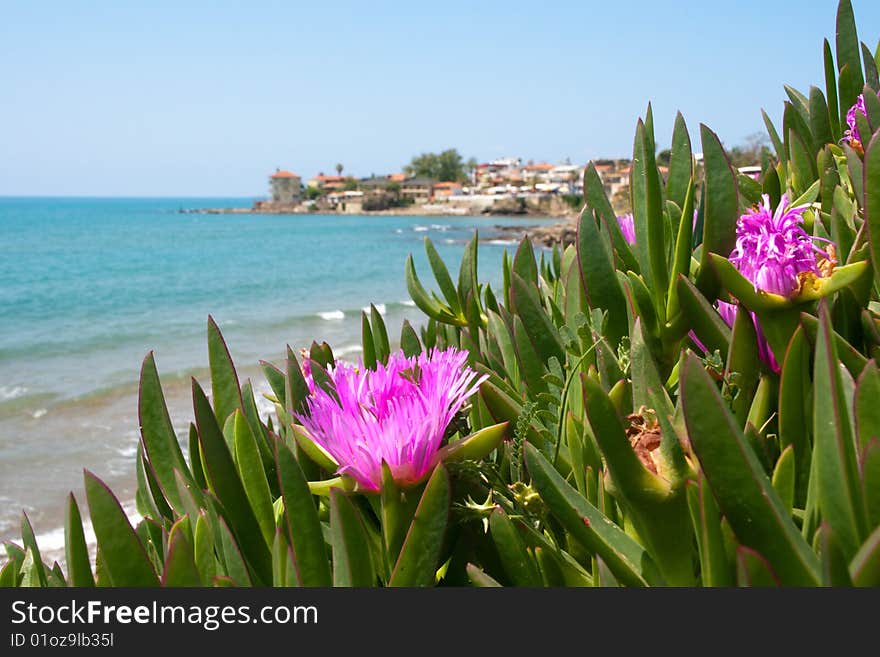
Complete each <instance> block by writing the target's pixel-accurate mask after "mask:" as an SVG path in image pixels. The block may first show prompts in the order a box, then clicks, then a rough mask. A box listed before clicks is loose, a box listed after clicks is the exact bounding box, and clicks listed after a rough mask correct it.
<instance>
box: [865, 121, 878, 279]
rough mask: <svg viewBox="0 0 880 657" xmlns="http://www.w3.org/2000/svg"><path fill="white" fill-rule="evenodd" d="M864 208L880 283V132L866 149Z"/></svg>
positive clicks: (876, 274) (873, 260) (875, 273)
mask: <svg viewBox="0 0 880 657" xmlns="http://www.w3.org/2000/svg"><path fill="white" fill-rule="evenodd" d="M863 175H864V180H863V187H864V194H865V200H864V208H865V223H866V224H867V226H868V238H869V241H870V243H871V261H872V262H873V264H874V281H875V283H877V282H880V132H878V134H876V135H874V136H873V137H872V138H871V141H870V142H869V143H868V147H867V148H866V149H865V166H864V171H863Z"/></svg>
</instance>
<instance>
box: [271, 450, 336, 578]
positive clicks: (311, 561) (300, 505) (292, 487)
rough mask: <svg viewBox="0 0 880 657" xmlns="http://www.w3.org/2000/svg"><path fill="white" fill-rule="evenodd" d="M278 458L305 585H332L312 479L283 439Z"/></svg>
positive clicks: (286, 511) (291, 534)
mask: <svg viewBox="0 0 880 657" xmlns="http://www.w3.org/2000/svg"><path fill="white" fill-rule="evenodd" d="M275 458H276V460H277V464H278V482H279V485H280V488H281V495H282V497H283V499H284V515H285V518H286V521H287V530H288V541H289V543H290V546H291V548H292V549H293V554H294V558H295V564H296V573H297V578H298V580H299V583H300V585H301V586H330V585H331V584H332V577H331V574H330V564H329V562H328V560H327V548H326V546H325V544H324V535H323V532H322V530H321V522H320V521H319V520H318V512H317V509H316V508H315V502H314V500H313V498H312V494H311V493H310V492H309V485H308V482H306V479H305V477H304V476H303V472H302V469H301V468H300V467H299V464H298V463H297V462H296V459H295V458H294V457H293V453H292V452H291V451H290V450H289V449H288V448H287V446H286V445H284V444H283V443H282V442H281V441H280V440H276V441H275Z"/></svg>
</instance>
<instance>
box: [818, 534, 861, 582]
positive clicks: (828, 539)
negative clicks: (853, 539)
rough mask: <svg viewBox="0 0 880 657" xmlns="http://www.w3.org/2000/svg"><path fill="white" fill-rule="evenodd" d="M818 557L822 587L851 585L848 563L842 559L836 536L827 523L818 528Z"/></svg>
mask: <svg viewBox="0 0 880 657" xmlns="http://www.w3.org/2000/svg"><path fill="white" fill-rule="evenodd" d="M819 555H820V557H821V559H822V585H823V586H847V587H851V586H852V585H853V582H852V578H851V577H850V574H849V561H848V560H847V559H846V557H844V555H843V551H842V549H841V546H840V541H838V540H837V534H836V533H835V532H834V530H833V529H832V528H831V526H830V525H829V524H828V523H827V522H823V523H822V526H821V527H820V528H819Z"/></svg>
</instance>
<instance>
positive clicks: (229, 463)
mask: <svg viewBox="0 0 880 657" xmlns="http://www.w3.org/2000/svg"><path fill="white" fill-rule="evenodd" d="M192 389H193V406H194V408H195V416H196V427H197V429H198V432H199V445H200V447H201V451H202V454H203V455H204V461H205V475H206V477H207V479H208V484H209V485H210V487H211V490H212V491H213V492H214V494H215V495H216V496H217V498H218V499H219V500H220V503H221V504H222V505H223V509H224V510H225V515H226V517H227V520H228V522H229V525H230V528H231V529H232V531H233V532H234V533H235V536H236V538H237V543H238V545H239V546H240V548H241V550H242V552H243V553H244V554H245V556H246V558H247V560H248V563H249V564H250V566H251V568H252V569H253V574H254V577H255V578H256V579H257V582H256V583H257V584H268V583H269V582H271V581H272V558H271V554H270V553H269V547H268V545H267V544H266V541H265V539H264V538H263V534H262V530H261V529H260V523H259V522H258V521H257V518H256V516H255V515H254V511H253V509H251V506H250V504H249V503H248V497H247V493H246V492H245V489H244V486H243V485H242V482H241V479H240V478H239V476H238V472H237V471H236V468H235V464H234V462H233V460H232V456H231V454H230V453H229V448H228V447H227V446H226V440H225V439H224V437H223V434H222V433H221V431H220V427H219V426H218V425H217V420H216V417H215V416H214V414H213V412H212V410H211V406H210V404H209V403H208V399H207V397H205V393H204V391H203V390H202V388H201V386H199V384H198V382H197V381H196V380H195V379H193V384H192Z"/></svg>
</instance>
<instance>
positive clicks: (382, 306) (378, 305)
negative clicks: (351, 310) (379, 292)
mask: <svg viewBox="0 0 880 657" xmlns="http://www.w3.org/2000/svg"><path fill="white" fill-rule="evenodd" d="M373 305H374V306H376V310H378V311H379V314H380V315H384V314H385V312H386V310H387V309H386V307H385V304H384V303H374V304H373ZM361 310H363V311H364V312H365V313H367V314H369V312H370V307H369V306H364V307H363V308H361Z"/></svg>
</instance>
